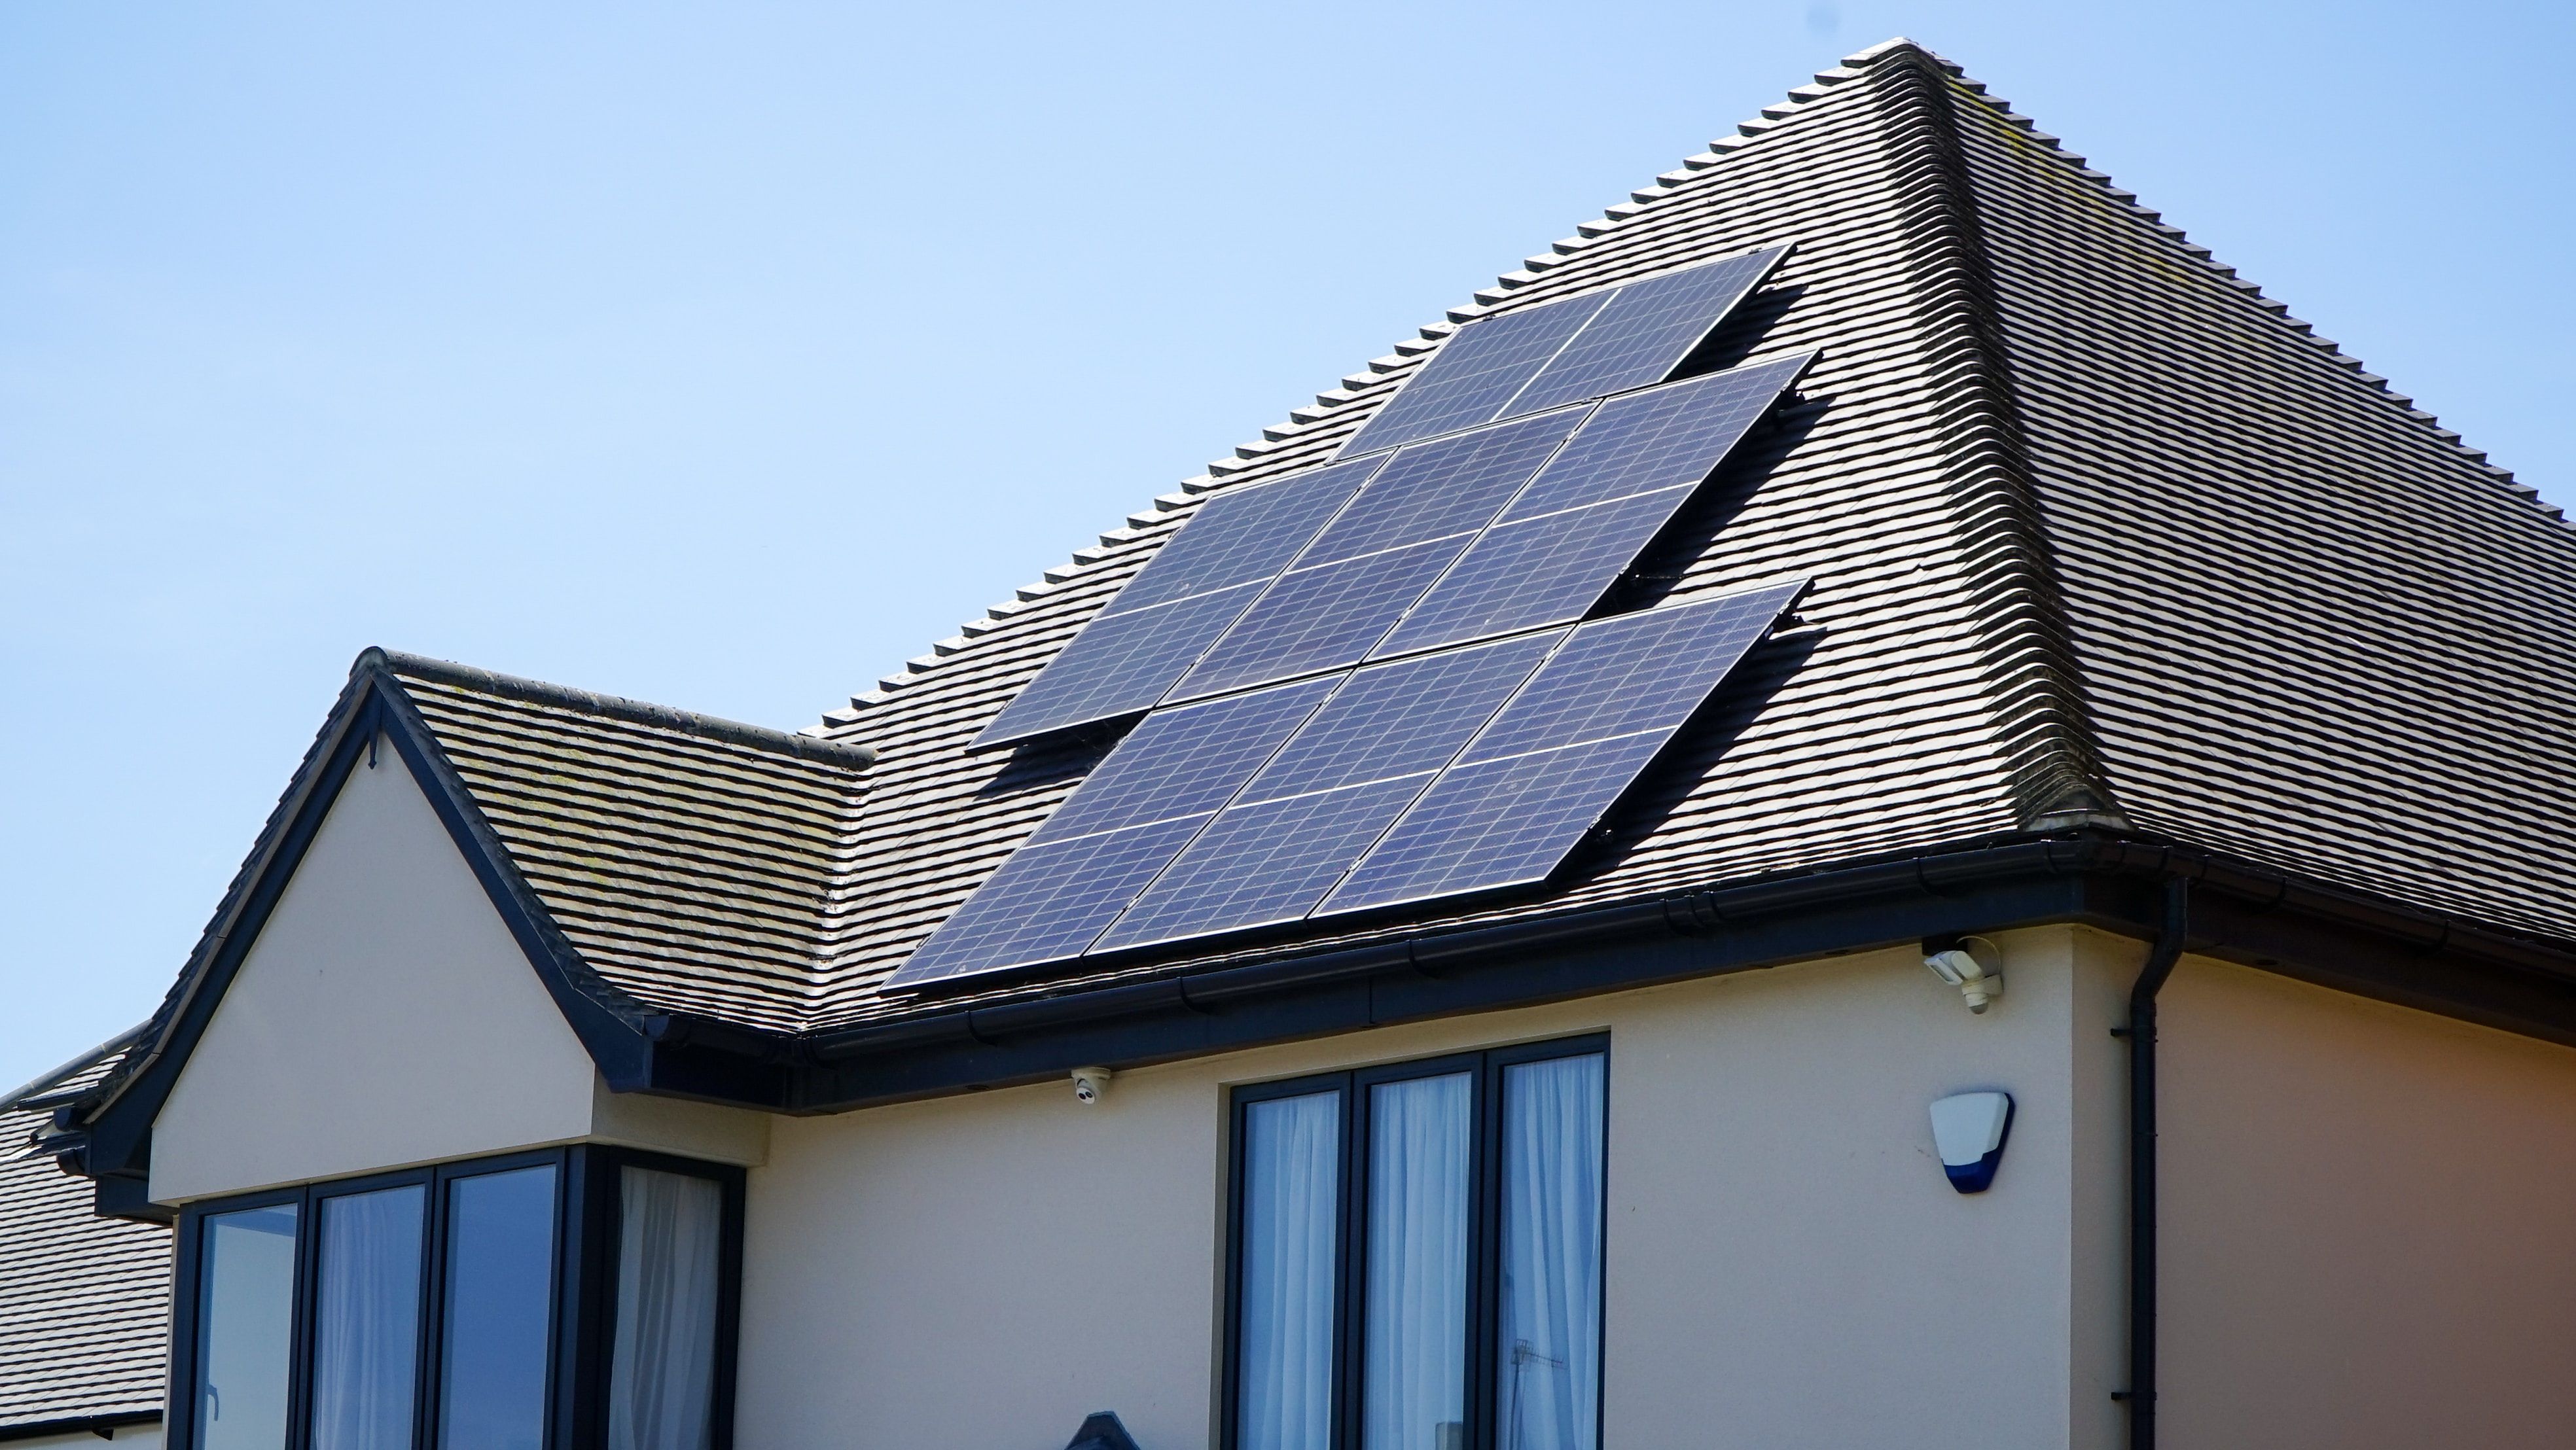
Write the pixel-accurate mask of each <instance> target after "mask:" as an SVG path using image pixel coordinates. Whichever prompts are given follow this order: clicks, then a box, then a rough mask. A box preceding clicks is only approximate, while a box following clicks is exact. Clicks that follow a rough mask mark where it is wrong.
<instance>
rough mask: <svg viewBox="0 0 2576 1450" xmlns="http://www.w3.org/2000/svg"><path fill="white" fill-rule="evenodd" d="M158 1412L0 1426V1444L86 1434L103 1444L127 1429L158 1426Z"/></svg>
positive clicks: (77, 1416) (138, 1412)
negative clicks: (0, 1442)
mask: <svg viewBox="0 0 2576 1450" xmlns="http://www.w3.org/2000/svg"><path fill="white" fill-rule="evenodd" d="M159 1423H161V1412H160V1411H159V1410H128V1411H125V1412H124V1413H122V1414H115V1415H74V1416H71V1417H70V1418H68V1419H62V1420H35V1421H31V1422H29V1423H27V1424H23V1425H0V1441H6V1440H33V1439H36V1438H37V1437H39V1436H43V1435H73V1434H78V1433H79V1432H80V1431H83V1430H87V1431H88V1432H90V1433H91V1434H93V1435H96V1436H97V1437H98V1438H100V1439H102V1440H113V1439H115V1438H116V1432H117V1431H119V1430H121V1429H123V1428H125V1427H126V1426H128V1425H157V1424H159Z"/></svg>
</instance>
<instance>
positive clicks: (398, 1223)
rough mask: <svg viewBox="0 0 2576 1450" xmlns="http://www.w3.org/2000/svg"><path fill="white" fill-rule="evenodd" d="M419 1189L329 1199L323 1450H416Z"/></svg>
mask: <svg viewBox="0 0 2576 1450" xmlns="http://www.w3.org/2000/svg"><path fill="white" fill-rule="evenodd" d="M427 1199H428V1190H426V1189H425V1188H423V1187H422V1186H421V1185H419V1184H416V1183H415V1184H407V1185H405V1186H403V1187H401V1188H386V1189H380V1190H378V1191H376V1192H374V1193H345V1194H341V1195H338V1196H336V1197H332V1198H326V1199H323V1200H322V1201H321V1202H320V1204H319V1205H318V1206H317V1207H318V1211H319V1213H320V1215H321V1228H322V1244H321V1261H320V1263H319V1264H318V1265H317V1266H316V1267H317V1272H318V1273H319V1274H320V1276H321V1287H320V1289H319V1290H318V1291H317V1292H316V1293H315V1295H314V1299H313V1450H409V1447H410V1445H411V1418H412V1416H411V1408H412V1387H413V1385H414V1384H415V1383H417V1381H418V1379H419V1374H420V1272H421V1262H420V1255H421V1219H422V1209H423V1205H424V1204H425V1203H426V1202H427Z"/></svg>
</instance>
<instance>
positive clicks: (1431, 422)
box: [1342, 292, 1610, 457]
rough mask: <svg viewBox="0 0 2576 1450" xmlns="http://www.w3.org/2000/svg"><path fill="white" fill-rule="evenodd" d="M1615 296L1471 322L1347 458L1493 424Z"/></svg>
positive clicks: (1345, 450)
mask: <svg viewBox="0 0 2576 1450" xmlns="http://www.w3.org/2000/svg"><path fill="white" fill-rule="evenodd" d="M1609 300H1610V294H1609V293H1606V292H1594V293H1587V294H1585V295H1584V296H1581V297H1569V298H1566V299H1565V300H1564V301H1562V302H1550V303H1547V304H1546V305H1544V306H1539V307H1524V308H1521V309H1519V310H1517V311H1513V312H1505V313H1502V314H1500V315H1498V316H1494V317H1488V318H1484V319H1482V320H1480V321H1476V322H1471V323H1468V324H1467V325H1466V326H1464V327H1461V328H1459V329H1458V330H1457V331H1456V332H1453V333H1451V334H1449V340H1448V341H1447V342H1444V343H1442V344H1441V345H1440V350H1439V351H1438V352H1435V353H1433V354H1432V355H1431V357H1430V359H1429V360H1428V361H1426V362H1424V363H1423V364H1422V366H1421V368H1420V369H1419V370H1418V371H1416V372H1415V373H1414V375H1413V376H1412V378H1411V379H1409V380H1407V381H1406V383H1405V384H1404V386H1403V387H1401V388H1399V389H1397V390H1396V394H1395V396H1394V397H1392V398H1389V399H1388V400H1387V401H1386V405H1385V406H1384V407H1382V408H1380V409H1378V410H1377V414H1376V416H1374V417H1372V418H1370V419H1369V420H1368V422H1367V423H1365V424H1363V425H1361V428H1360V431H1359V433H1358V434H1357V435H1356V436H1354V437H1353V438H1352V439H1351V441H1350V442H1348V443H1346V444H1344V445H1342V454H1343V456H1345V457H1355V456H1357V455H1359V454H1362V453H1367V452H1370V451H1372V450H1374V449H1379V448H1389V447H1393V446H1394V445H1396V444H1399V443H1410V442H1412V441H1413V440H1414V439H1416V438H1429V437H1431V436H1433V435H1434V434H1439V433H1447V432H1451V431H1453V430H1456V429H1459V428H1473V427H1475V426H1476V425H1477V424H1479V423H1483V422H1486V421H1489V420H1490V419H1492V418H1493V416H1494V415H1495V414H1496V413H1497V412H1499V411H1500V410H1501V408H1502V405H1503V403H1504V402H1505V401H1506V400H1508V399H1509V398H1510V397H1511V396H1512V395H1513V394H1514V393H1517V392H1519V391H1520V390H1521V389H1522V388H1523V387H1524V386H1526V385H1527V384H1528V383H1529V381H1530V379H1531V378H1532V377H1534V376H1536V375H1537V373H1538V371H1539V369H1540V368H1542V367H1545V366H1546V365H1547V360H1548V359H1549V358H1551V357H1554V356H1555V355H1556V350H1557V349H1558V348H1560V347H1562V346H1564V345H1565V340H1566V339H1567V338H1569V337H1572V336H1573V335H1574V334H1575V332H1576V330H1577V329H1579V328H1581V327H1582V326H1583V324H1584V323H1586V322H1588V321H1590V320H1591V318H1592V314H1594V313H1595V312H1598V311H1600V310H1601V304H1602V303H1604V302H1607V301H1609Z"/></svg>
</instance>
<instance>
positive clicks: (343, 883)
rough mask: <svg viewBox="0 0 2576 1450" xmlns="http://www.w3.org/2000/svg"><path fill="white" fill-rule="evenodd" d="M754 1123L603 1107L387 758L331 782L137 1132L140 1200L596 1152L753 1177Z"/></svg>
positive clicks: (528, 975) (553, 1015)
mask: <svg viewBox="0 0 2576 1450" xmlns="http://www.w3.org/2000/svg"><path fill="white" fill-rule="evenodd" d="M766 1125H767V1119H766V1118H765V1117H764V1116H762V1115H760V1114H757V1113H746V1112H737V1111H733V1110H730V1109H724V1108H714V1107H706V1106H702V1105H699V1104H694V1103H681V1102H671V1101H663V1100H647V1099H640V1098H636V1097H633V1096H632V1095H614V1094H609V1093H607V1092H605V1091H604V1089H603V1087H602V1086H601V1085H600V1083H599V1081H598V1073H597V1071H596V1069H595V1068H594V1067H593V1066H592V1064H591V1060H590V1057H589V1054H588V1053H587V1052H586V1051H585V1050H584V1049H583V1047H582V1045H581V1042H580V1040H579V1039H578V1038H576V1037H575V1036H574V1035H573V1032H572V1029H571V1027H570V1026H568V1025H567V1024H566V1023H565V1022H564V1019H563V1015H562V1013H561V1012H559V1011H558V1010H557V1009H556V1007H555V1004H554V999H553V998H552V997H550V996H549V995H548V994H547V992H546V989H545V986H544V984H543V983H542V982H540V981H539V980H538V979H537V975H536V972H535V970H534V969H533V968H532V967H531V966H530V965H529V964H528V960H527V957H526V956H525V955H524V954H523V953H522V952H521V951H520V949H519V945H518V943H517V941H516V940H515V939H514V938H513V937H512V936H511V935H510V931H509V928H508V927H507V926H506V925H504V924H503V922H502V920H501V916H500V913H499V912H498V911H497V910H495V909H494V907H493V905H492V902H491V899H490V898H489V897H488V896H486V895H485V893H484V890H483V886H482V884H481V883H480V882H479V881H477V880H476V879H475V877H474V873H473V871H472V869H471V868H470V867H469V866H468V865H467V864H466V861H465V858H464V857H463V856H462V855H461V854H459V852H458V851H457V849H456V845H455V842H454V840H453V839H452V838H451V837H450V836H449V835H448V832H447V828H446V826H445V825H444V824H443V823H441V822H440V821H439V819H438V817H437V815H436V813H435V812H434V811H433V810H432V808H431V806H430V803H429V799H428V797H427V796H425V795H423V794H422V792H421V789H420V786H419V784H418V783H417V782H416V781H414V780H413V778H412V775H411V771H410V769H409V768H408V767H407V766H406V765H405V764H404V763H403V759H402V756H401V755H400V753H398V752H397V751H396V750H395V749H394V748H393V746H392V745H391V744H390V743H387V744H385V745H384V746H383V747H382V748H381V749H379V750H378V751H377V752H376V764H375V765H374V766H372V767H370V766H369V765H367V764H366V763H365V762H364V761H361V762H360V763H359V765H358V766H357V768H356V769H354V770H352V771H351V772H350V773H349V777H348V781H347V783H346V784H344V785H343V786H342V787H341V790H340V794H339V796H338V798H337V799H336V800H335V801H333V803H332V805H331V809H330V812H329V814H328V815H327V816H326V817H325V819H324V821H323V823H322V827H321V829H320V831H319V832H317V833H316V835H315V837H314V840H313V842H312V844H311V846H310V848H309V849H308V850H307V851H306V853H305V855H304V859H303V861H302V863H301V865H299V866H298V868H297V869H296V873H295V876H294V879H293V880H292V881H291V882H289V883H288V885H287V888H286V890H285V892H284V894H283V895H282V896H281V897H280V899H279V901H278V903H277V907H276V909H275V910H274V911H273V912H272V913H271V914H270V916H269V918H268V921H267V923H266V924H265V925H264V926H263V927H262V928H261V931H260V934H259V938H258V940H257V941H256V942H254V943H253V944H252V946H251V949H250V952H249V955H248V956H247V958H246V959H245V960H244V961H243V963H242V967H241V970H240V971H239V973H237V974H236V975H235V977H234V978H233V981H232V984H231V987H230V989H229V990H228V991H226V993H225V994H224V998H223V1001H222V1002H221V1004H220V1005H218V1006H217V1007H216V1009H215V1013H214V1016H213V1019H212V1020H211V1021H210V1022H208V1024H207V1026H206V1031H205V1035H204V1036H203V1037H202V1038H200V1039H199V1041H198V1043H197V1045H196V1049H195V1051H194V1052H193V1053H192V1054H191V1055H190V1056H189V1059H188V1062H187V1065H186V1067H185V1068H184V1069H183V1070H182V1071H181V1072H180V1074H179V1080H178V1082H177V1083H176V1085H175V1086H174V1087H173V1088H172V1090H171V1093H170V1098H169V1101H168V1102H167V1103H166V1104H164V1106H163V1107H162V1110H161V1114H160V1117H159V1118H158V1119H156V1120H155V1122H154V1124H153V1131H152V1188H151V1192H152V1197H153V1198H154V1199H156V1200H158V1201H160V1202H163V1203H177V1202H184V1201H186V1200H189V1199H193V1198H201V1197H207V1196H211V1195H215V1194H223V1193H234V1192H240V1191H244V1190H248V1189H253V1188H263V1187H270V1186H273V1185H277V1184H284V1183H296V1182H302V1181H307V1180H311V1179H320V1178H334V1177H342V1176H346V1175H350V1174H356V1173H365V1172H370V1171H374V1170H377V1169H385V1168H396V1167H405V1166H409V1165H412V1164H417V1163H427V1162H434V1161H438V1160H442V1159H449V1158H462V1157H469V1156H473V1155H476V1154H483V1153H497V1152H504V1151H508V1150H511V1149H516V1148H527V1147H535V1146H539V1145H543V1144H551V1143H562V1142H570V1141H574V1140H578V1139H583V1138H589V1137H594V1136H595V1137H599V1138H603V1139H606V1140H609V1141H616V1142H625V1143H631V1144H636V1145H639V1146H645V1147H657V1148H663V1149H665V1150H666V1151H671V1152H679V1153H689V1154H692V1155H694V1156H698V1157H712V1158H719V1159H723V1160H726V1161H733V1162H755V1161H758V1159H759V1157H760V1155H761V1153H762V1152H763V1151H765V1147H766V1134H767V1127H766Z"/></svg>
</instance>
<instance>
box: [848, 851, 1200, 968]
mask: <svg viewBox="0 0 2576 1450" xmlns="http://www.w3.org/2000/svg"><path fill="white" fill-rule="evenodd" d="M1207 819H1208V818H1207V817H1206V816H1204V815H1199V816H1183V817H1181V818H1180V819H1179V820H1173V821H1157V822H1155V823H1153V824H1151V825H1144V826H1133V827H1130V828H1128V829H1126V830H1123V831H1099V832H1095V833H1093V834H1091V835H1088V836H1076V837H1073V838H1072V839H1070V840H1064V841H1054V842H1050V843H1048V844H1046V845H1043V846H1022V847H1021V848H1020V849H1019V850H1017V851H1014V852H1012V853H1011V858H1010V859H1009V860H1007V861H1005V862H1003V863H1002V867H1001V869H1000V870H998V871H996V872H994V873H993V874H992V876H991V877H990V878H989V879H987V880H986V881H985V882H984V884H983V885H981V886H979V887H977V888H975V894H974V895H972V896H969V897H967V898H966V901H965V904H964V905H962V906H960V907H958V908H957V909H956V910H955V911H953V912H951V913H949V917H948V919H947V920H946V921H944V922H941V923H940V924H939V929H938V930H937V931H935V932H932V933H931V934H930V939H929V940H928V941H925V942H923V943H922V944H921V945H920V946H919V947H918V948H916V949H915V950H914V951H913V954H912V955H911V956H910V957H908V958H906V959H905V960H904V964H903V965H902V966H901V967H900V968H898V969H896V971H895V974H894V975H893V976H892V977H890V978H888V979H887V983H886V985H888V986H891V987H915V986H920V985H923V984H925V983H929V982H940V981H946V980H948V979H949V978H952V977H963V976H970V975H980V974H982V973H985V972H998V971H1004V970H1007V969H1009V968H1012V967H1024V966H1033V965H1036V964H1037V963H1040V962H1052V961H1061V960H1063V959H1065V958H1068V957H1074V956H1079V955H1081V953H1082V950H1083V948H1085V947H1087V946H1089V945H1091V940H1092V938H1093V937H1096V936H1098V935H1099V934H1100V929H1101V928H1102V927H1104V926H1107V925H1108V924H1109V923H1110V922H1111V921H1113V920H1115V919H1116V918H1117V916H1118V913H1119V912H1121V911H1124V910H1125V909H1126V908H1127V905H1128V903H1130V902H1132V901H1134V900H1135V899H1136V893H1137V892H1139V891H1141V890H1143V889H1144V887H1145V883H1146V882H1148V881H1151V880H1153V879H1154V874H1155V873H1156V872H1158V871H1160V870H1162V869H1163V868H1164V867H1165V866H1167V865H1169V864H1170V863H1171V860H1172V857H1173V856H1174V855H1175V854H1177V853H1178V852H1179V851H1180V849H1181V847H1182V846H1184V845H1187V844H1188V843H1189V839H1190V837H1192V836H1194V835H1196V834H1198V831H1199V828H1200V827H1202V826H1204V825H1206V824H1207Z"/></svg>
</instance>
